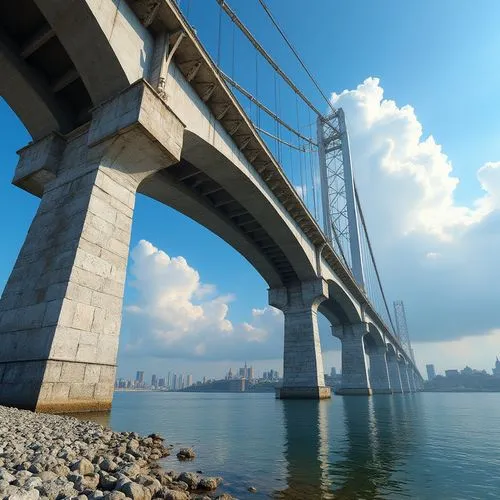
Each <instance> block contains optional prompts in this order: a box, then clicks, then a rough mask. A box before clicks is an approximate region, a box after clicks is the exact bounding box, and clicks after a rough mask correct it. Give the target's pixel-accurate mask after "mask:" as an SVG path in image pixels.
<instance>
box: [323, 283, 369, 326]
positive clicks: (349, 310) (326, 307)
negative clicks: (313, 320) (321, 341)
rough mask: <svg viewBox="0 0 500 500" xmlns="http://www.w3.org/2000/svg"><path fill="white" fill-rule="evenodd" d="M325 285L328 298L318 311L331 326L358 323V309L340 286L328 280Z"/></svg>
mask: <svg viewBox="0 0 500 500" xmlns="http://www.w3.org/2000/svg"><path fill="white" fill-rule="evenodd" d="M327 283H328V295H329V298H328V300H325V301H324V302H323V303H322V304H321V305H320V307H319V311H320V312H321V313H322V314H323V315H324V316H325V317H326V318H327V319H328V320H329V321H330V323H331V325H332V326H340V325H351V324H356V323H360V322H361V315H360V312H359V309H358V307H357V306H356V304H355V303H354V302H353V300H352V299H351V297H349V295H348V294H347V293H346V292H345V290H344V289H343V288H342V286H341V285H340V284H339V283H337V282H336V281H334V280H328V281H327Z"/></svg>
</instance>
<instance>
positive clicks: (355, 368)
mask: <svg viewBox="0 0 500 500" xmlns="http://www.w3.org/2000/svg"><path fill="white" fill-rule="evenodd" d="M332 331H333V334H334V335H335V336H336V337H339V338H340V340H341V341H342V385H341V387H340V389H339V390H338V393H339V394H362V395H366V394H371V393H372V389H371V387H370V381H369V378H368V367H367V363H366V352H365V343H364V340H363V337H364V336H365V335H366V334H367V333H368V324H367V323H357V324H353V325H343V326H341V327H334V328H332Z"/></svg>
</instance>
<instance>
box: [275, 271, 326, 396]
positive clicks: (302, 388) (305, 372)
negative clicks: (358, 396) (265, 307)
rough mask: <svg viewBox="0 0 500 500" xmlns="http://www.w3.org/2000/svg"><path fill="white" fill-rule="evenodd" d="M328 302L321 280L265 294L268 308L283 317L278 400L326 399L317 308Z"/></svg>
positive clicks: (324, 285) (324, 286)
mask: <svg viewBox="0 0 500 500" xmlns="http://www.w3.org/2000/svg"><path fill="white" fill-rule="evenodd" d="M327 298H328V286H327V284H326V282H325V281H324V280H321V279H318V280H314V281H306V282H303V283H301V284H299V285H297V286H294V287H290V288H277V289H271V290H269V304H270V305H272V306H273V307H276V308H278V309H281V310H282V311H283V313H284V316H285V345H284V355H283V386H282V387H281V388H279V389H277V392H276V397H277V398H280V399H326V398H329V397H330V396H331V391H330V388H329V387H326V386H325V378H324V377H325V376H324V370H323V359H322V357H321V345H320V339H319V330H318V318H317V311H318V306H319V305H320V304H321V302H323V301H324V300H325V299H327Z"/></svg>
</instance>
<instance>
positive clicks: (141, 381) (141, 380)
mask: <svg viewBox="0 0 500 500" xmlns="http://www.w3.org/2000/svg"><path fill="white" fill-rule="evenodd" d="M135 384H136V385H142V384H144V372H141V371H138V372H137V373H136V374H135Z"/></svg>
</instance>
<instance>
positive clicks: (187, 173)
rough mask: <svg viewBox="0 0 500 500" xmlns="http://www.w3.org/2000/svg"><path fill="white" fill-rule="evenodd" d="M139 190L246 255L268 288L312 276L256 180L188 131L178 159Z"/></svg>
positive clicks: (300, 246) (297, 241)
mask: <svg viewBox="0 0 500 500" xmlns="http://www.w3.org/2000/svg"><path fill="white" fill-rule="evenodd" d="M139 192H141V193H143V194H146V195H148V196H151V197H153V198H155V199H157V200H159V201H161V202H163V203H165V204H167V205H169V206H172V207H173V208H175V209H177V210H179V211H181V212H182V213H184V214H185V215H187V216H189V217H190V218H192V219H194V220H196V221H197V222H199V223H200V224H202V225H204V226H206V227H207V228H209V229H210V230H212V231H213V232H214V233H216V234H217V235H218V236H220V237H221V238H222V239H224V240H225V241H227V242H228V243H229V244H230V245H232V246H233V247H234V248H235V249H236V250H238V251H239V252H240V253H241V254H242V255H243V256H244V257H246V258H247V260H249V261H250V262H251V263H252V265H253V266H254V267H255V268H256V269H257V271H258V272H259V273H260V274H261V275H262V276H263V278H264V279H265V280H266V281H267V283H268V284H269V286H270V287H271V288H273V287H279V286H284V285H285V286H286V285H288V284H292V283H296V282H298V281H305V280H310V279H314V278H316V271H315V266H314V263H313V262H312V261H311V258H310V256H311V252H309V253H308V252H307V249H308V248H309V247H308V245H305V244H304V238H303V237H301V233H300V232H299V231H298V229H297V228H296V227H295V226H294V225H293V223H292V222H290V221H289V220H286V219H284V218H283V214H282V210H281V207H279V206H278V204H277V203H276V201H275V199H274V197H273V195H272V194H271V193H268V192H266V191H265V187H264V186H263V184H262V180H261V179H260V177H258V176H257V175H256V174H254V173H253V172H251V171H248V170H243V169H241V168H240V167H239V166H237V165H235V163H233V162H232V161H231V160H230V159H229V158H227V157H226V156H225V155H224V154H222V153H221V152H220V151H219V150H217V149H216V148H215V147H214V146H212V145H211V144H209V143H208V142H206V141H205V140H203V139H202V138H200V137H198V136H197V135H196V134H194V133H193V132H190V131H187V130H186V131H185V133H184V144H183V149H182V161H181V162H180V163H178V164H177V165H174V166H172V167H169V168H167V169H165V170H163V171H160V172H159V173H157V174H155V175H154V176H153V177H152V178H150V179H148V180H146V181H145V182H144V183H143V184H142V185H141V186H140V187H139ZM313 256H314V253H313Z"/></svg>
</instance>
